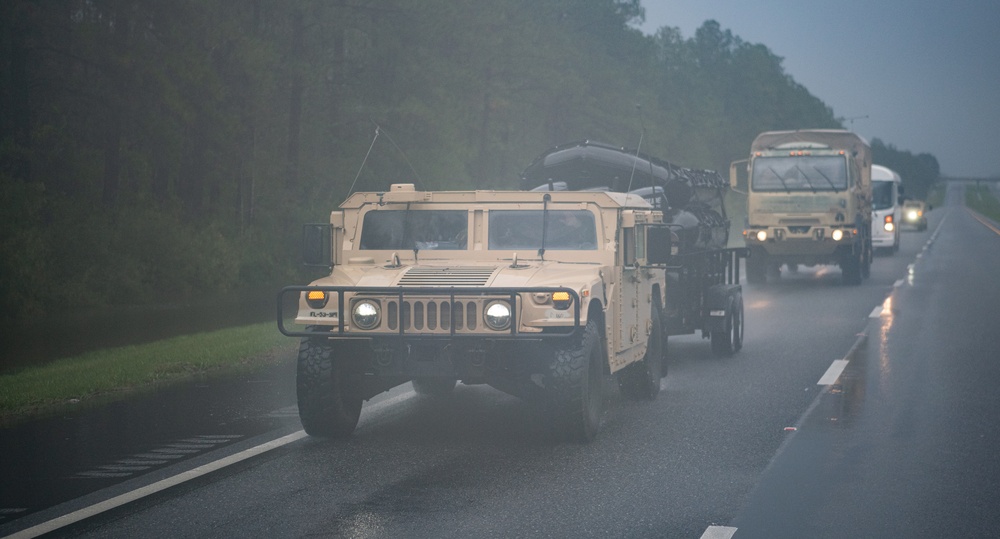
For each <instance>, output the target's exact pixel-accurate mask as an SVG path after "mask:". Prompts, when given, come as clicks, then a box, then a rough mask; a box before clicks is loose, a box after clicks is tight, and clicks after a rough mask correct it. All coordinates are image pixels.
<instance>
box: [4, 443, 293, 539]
mask: <svg viewBox="0 0 1000 539" xmlns="http://www.w3.org/2000/svg"><path fill="white" fill-rule="evenodd" d="M305 436H306V433H305V431H302V430H300V431H297V432H293V433H291V434H289V435H287V436H283V437H281V438H278V439H277V440H271V441H270V442H267V443H265V444H261V445H258V446H256V447H251V448H250V449H245V450H243V451H240V452H239V453H236V454H235V455H230V456H228V457H226V458H223V459H219V460H217V461H215V462H210V463H208V464H205V465H202V466H198V467H197V468H194V469H192V470H188V471H186V472H181V473H179V474H177V475H175V476H173V477H168V478H166V479H163V480H161V481H157V482H155V483H153V484H151V485H146V486H145V487H142V488H138V489H135V490H133V491H132V492H126V493H125V494H121V495H119V496H115V497H114V498H111V499H108V500H105V501H103V502H100V503H96V504H94V505H91V506H90V507H84V508H83V509H80V510H77V511H73V512H72V513H69V514H68V515H63V516H61V517H57V518H54V519H52V520H49V521H47V522H43V523H41V524H38V525H36V526H32V527H30V528H27V529H24V530H21V531H19V532H17V533H15V534H13V535H9V536H8V537H9V538H10V539H27V538H30V537H38V536H39V535H42V534H45V533H49V532H51V531H53V530H58V529H59V528H62V527H64V526H69V525H70V524H73V523H76V522H79V521H81V520H83V519H85V518H90V517H92V516H94V515H97V514H100V513H103V512H105V511H110V510H111V509H114V508H116V507H120V506H122V505H125V504H127V503H129V502H133V501H135V500H138V499H140V498H145V497H146V496H149V495H152V494H156V493H157V492H160V491H162V490H165V489H168V488H170V487H173V486H176V485H179V484H181V483H184V482H186V481H190V480H192V479H196V478H198V477H201V476H203V475H206V474H209V473H211V472H214V471H216V470H220V469H222V468H225V467H226V466H230V465H233V464H236V463H237V462H241V461H244V460H246V459H248V458H250V457H255V456H257V455H260V454H262V453H266V452H268V451H271V450H272V449H277V448H279V447H282V446H284V445H288V444H290V443H292V442H295V441H297V440H301V439H302V438H305Z"/></svg>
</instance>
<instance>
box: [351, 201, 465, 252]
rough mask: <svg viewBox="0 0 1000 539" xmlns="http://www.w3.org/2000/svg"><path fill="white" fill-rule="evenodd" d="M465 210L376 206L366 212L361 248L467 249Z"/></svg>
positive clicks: (362, 227)
mask: <svg viewBox="0 0 1000 539" xmlns="http://www.w3.org/2000/svg"><path fill="white" fill-rule="evenodd" d="M468 229H469V212H468V211H466V210H377V211H370V212H368V213H366V214H365V218H364V221H363V222H362V225H361V245H360V248H361V249H385V250H394V249H405V250H411V249H420V250H425V249H432V250H433V249H438V250H460V249H463V250H464V249H466V248H467V246H468V242H469V234H468V231H469V230H468Z"/></svg>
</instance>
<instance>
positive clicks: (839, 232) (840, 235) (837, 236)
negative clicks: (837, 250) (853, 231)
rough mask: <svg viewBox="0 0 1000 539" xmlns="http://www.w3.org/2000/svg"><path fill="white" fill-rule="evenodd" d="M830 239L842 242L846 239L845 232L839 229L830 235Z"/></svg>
mask: <svg viewBox="0 0 1000 539" xmlns="http://www.w3.org/2000/svg"><path fill="white" fill-rule="evenodd" d="M830 237H831V238H833V241H840V240H842V239H844V231H843V230H840V229H839V228H837V229H834V231H833V232H832V233H830Z"/></svg>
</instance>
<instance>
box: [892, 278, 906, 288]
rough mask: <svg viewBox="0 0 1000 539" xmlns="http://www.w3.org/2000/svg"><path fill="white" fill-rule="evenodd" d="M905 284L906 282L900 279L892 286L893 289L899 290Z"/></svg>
mask: <svg viewBox="0 0 1000 539" xmlns="http://www.w3.org/2000/svg"><path fill="white" fill-rule="evenodd" d="M904 282H906V281H904V280H903V279H899V280H898V281H896V282H895V283H893V284H892V287H893V288H899V287H901V286H903V283H904Z"/></svg>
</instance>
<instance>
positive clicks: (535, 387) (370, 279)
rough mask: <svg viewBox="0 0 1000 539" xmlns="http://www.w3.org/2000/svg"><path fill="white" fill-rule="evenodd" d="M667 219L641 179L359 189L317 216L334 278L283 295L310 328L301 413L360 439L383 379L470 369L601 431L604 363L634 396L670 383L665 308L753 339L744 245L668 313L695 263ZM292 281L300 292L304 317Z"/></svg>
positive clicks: (316, 235) (478, 378)
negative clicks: (612, 183) (623, 188)
mask: <svg viewBox="0 0 1000 539" xmlns="http://www.w3.org/2000/svg"><path fill="white" fill-rule="evenodd" d="M671 226H672V225H670V224H667V223H664V222H663V211H661V210H660V209H656V208H654V207H653V206H652V205H650V203H649V202H648V201H647V200H646V199H644V198H643V197H641V196H638V195H636V194H629V193H617V192H606V191H569V190H567V191H556V192H541V191H493V190H489V191H486V190H483V191H418V190H416V188H415V187H414V185H412V184H395V185H392V186H391V188H390V189H389V190H388V191H385V192H361V193H355V194H353V195H351V196H349V197H348V198H347V200H346V201H345V202H344V203H343V204H341V206H340V209H339V210H337V211H333V212H331V215H330V221H329V223H323V224H320V225H307V226H306V227H305V237H304V242H303V243H304V246H305V249H304V258H305V260H306V261H307V262H309V263H312V264H317V265H321V266H322V265H328V266H329V267H332V270H331V271H330V273H329V275H327V276H326V277H323V278H320V279H318V280H316V281H314V282H312V283H311V284H309V285H308V286H289V287H285V288H284V289H283V290H282V291H281V293H280V295H279V298H278V327H279V329H280V331H281V332H282V333H284V334H285V335H289V336H297V337H301V338H302V343H301V346H300V350H299V357H298V367H297V393H298V405H299V417H300V419H301V421H302V425H303V427H304V428H305V430H306V432H307V433H308V434H310V435H313V436H321V437H335V438H338V437H346V436H348V435H350V434H351V433H352V432H353V431H354V429H355V427H356V425H357V422H358V419H359V415H360V411H361V407H362V403H363V401H365V400H367V399H370V398H371V397H373V396H375V395H377V394H379V393H381V392H383V391H386V390H388V389H391V388H393V387H395V386H397V385H400V384H403V383H406V382H412V384H413V388H414V390H415V391H417V392H418V393H422V394H428V395H438V396H441V395H445V394H448V393H449V392H451V391H453V390H454V388H455V386H456V384H457V382H458V381H461V382H462V383H464V384H489V385H491V386H493V387H495V388H497V389H499V390H501V391H504V392H506V393H509V394H512V395H515V396H518V397H520V398H523V399H525V400H528V401H531V402H533V403H537V404H538V405H539V407H540V409H541V410H543V411H544V413H545V414H546V415H547V417H548V420H549V422H550V424H551V426H552V430H553V432H554V433H555V434H556V435H557V437H558V438H559V439H565V440H576V441H587V440H590V439H592V438H593V437H594V436H595V435H596V434H597V432H598V429H599V428H600V424H601V418H602V413H603V392H602V387H603V385H604V384H603V381H604V380H605V379H606V378H607V377H612V376H613V377H614V378H616V379H617V381H618V384H619V387H620V389H621V391H622V393H623V394H625V395H626V396H628V397H631V398H634V399H647V400H648V399H653V398H655V397H656V395H657V393H658V392H659V389H660V379H661V378H662V376H663V375H664V374H665V367H666V361H665V343H664V340H665V335H666V331H668V329H671V328H672V326H670V325H668V324H667V323H666V322H665V321H664V318H665V317H666V316H667V315H668V313H685V315H686V316H687V318H686V319H685V322H686V323H687V324H688V326H687V328H688V329H691V330H692V331H693V330H694V328H697V329H701V330H702V331H703V336H705V337H709V338H712V343H713V349H716V350H718V351H721V352H723V353H732V352H735V351H736V350H738V349H739V347H740V346H741V345H742V338H743V329H742V319H743V307H742V305H743V304H742V297H741V290H740V287H739V285H738V284H735V283H736V282H737V281H738V275H737V276H735V277H734V276H733V274H732V268H733V264H732V258H731V259H727V260H729V261H728V262H727V261H726V260H723V259H722V257H721V256H716V257H714V258H712V259H711V260H709V259H707V258H706V259H705V260H704V267H699V268H698V269H697V270H696V269H686V270H685V279H687V280H686V281H685V283H688V282H690V284H691V286H695V287H697V288H696V289H695V290H692V291H688V292H686V293H685V294H683V295H680V294H678V295H677V296H678V297H683V299H684V300H685V301H686V302H688V303H689V305H685V306H684V308H683V309H679V308H677V307H674V310H673V311H670V310H669V309H670V306H669V305H667V304H666V303H667V302H669V301H672V299H671V295H670V293H669V292H668V291H667V290H666V288H667V287H668V286H673V285H670V284H668V283H669V282H671V280H673V281H677V277H676V276H675V277H670V276H669V275H670V273H671V272H675V273H676V272H677V271H679V270H678V268H677V267H675V266H674V265H675V264H676V263H677V262H678V261H679V260H681V259H680V258H678V257H680V256H681V254H680V253H678V251H679V245H678V238H679V236H678V235H677V234H676V233H674V232H672V231H671ZM716 254H718V253H716ZM727 269H728V270H729V273H728V274H727ZM688 273H690V275H687V274H688ZM695 273H696V274H695ZM727 275H728V278H727ZM696 277H697V279H696ZM677 286H679V285H677ZM685 286H687V284H685ZM286 295H294V296H297V298H298V308H297V314H296V315H295V317H294V321H293V322H291V323H286V319H285V316H284V313H283V312H282V308H283V307H282V306H283V305H284V299H285V296H286ZM677 316H679V315H677Z"/></svg>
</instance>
